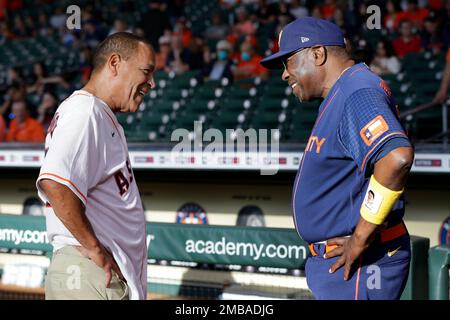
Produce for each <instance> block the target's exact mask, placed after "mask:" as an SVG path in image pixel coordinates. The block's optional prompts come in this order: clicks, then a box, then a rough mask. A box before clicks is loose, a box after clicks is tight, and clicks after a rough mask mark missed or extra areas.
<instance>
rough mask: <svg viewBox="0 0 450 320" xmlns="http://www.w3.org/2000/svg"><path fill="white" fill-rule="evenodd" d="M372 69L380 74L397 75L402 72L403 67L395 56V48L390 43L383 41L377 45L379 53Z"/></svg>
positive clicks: (371, 66)
mask: <svg viewBox="0 0 450 320" xmlns="http://www.w3.org/2000/svg"><path fill="white" fill-rule="evenodd" d="M370 69H371V70H372V71H373V72H375V73H377V74H379V75H385V74H396V73H398V72H399V71H400V69H401V65H400V61H399V60H398V58H397V57H396V56H395V55H394V48H392V45H391V43H390V41H388V40H386V39H383V40H380V41H378V43H377V51H376V54H375V57H374V59H373V60H372V63H371V64H370Z"/></svg>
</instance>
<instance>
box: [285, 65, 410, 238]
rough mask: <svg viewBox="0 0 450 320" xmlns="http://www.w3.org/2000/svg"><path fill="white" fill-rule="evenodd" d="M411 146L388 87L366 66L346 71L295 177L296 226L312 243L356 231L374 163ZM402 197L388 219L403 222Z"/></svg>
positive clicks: (319, 118)
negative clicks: (396, 150)
mask: <svg viewBox="0 0 450 320" xmlns="http://www.w3.org/2000/svg"><path fill="white" fill-rule="evenodd" d="M398 146H410V143H409V140H408V138H407V136H406V134H405V131H404V129H403V127H402V125H401V124H400V122H399V119H398V113H397V109H396V104H395V101H394V99H393V97H392V96H391V92H390V90H389V88H388V86H387V85H386V83H385V82H384V81H383V80H382V79H381V78H380V77H378V76H377V75H376V74H374V73H373V72H371V71H370V69H369V68H368V67H367V66H366V65H365V64H362V63H361V64H355V65H354V66H352V67H351V68H349V69H348V70H346V71H345V72H344V73H343V74H342V75H341V77H340V78H339V79H338V80H337V81H336V83H335V84H334V85H333V87H332V88H331V89H330V91H329V93H328V95H327V96H326V98H325V99H324V100H323V102H322V103H321V105H320V107H319V111H318V116H317V119H316V122H315V125H314V127H313V129H312V132H311V136H310V138H309V141H308V144H307V146H306V149H305V151H304V154H303V158H302V161H301V164H300V167H299V170H298V172H297V177H296V179H295V183H294V188H293V195H292V207H293V216H294V223H295V227H296V229H297V231H298V233H299V234H300V236H301V237H302V238H303V239H304V240H305V241H307V242H309V243H312V242H319V241H324V240H327V239H330V238H333V237H337V236H345V235H350V234H352V233H353V231H354V229H355V227H356V225H357V223H358V221H359V219H360V207H361V204H362V202H363V199H364V196H365V193H366V190H367V187H368V184H369V178H370V175H371V173H372V171H373V164H374V161H375V160H376V159H377V158H379V157H380V155H385V154H387V153H388V152H389V151H391V150H393V149H395V148H397V147H398ZM403 213H404V200H403V198H401V199H399V200H398V201H397V203H396V204H395V206H394V208H393V210H392V212H391V213H390V215H389V217H388V220H389V221H391V222H392V221H400V220H401V218H402V217H403Z"/></svg>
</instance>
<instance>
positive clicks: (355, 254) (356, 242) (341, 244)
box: [324, 234, 369, 280]
mask: <svg viewBox="0 0 450 320" xmlns="http://www.w3.org/2000/svg"><path fill="white" fill-rule="evenodd" d="M327 245H337V248H335V249H333V250H332V251H330V252H328V253H326V254H325V255H324V258H325V259H329V258H333V257H337V256H340V258H339V259H338V260H337V261H336V262H335V263H334V264H333V265H332V266H331V268H330V270H329V272H330V273H334V272H336V270H338V269H339V268H341V267H342V266H344V280H348V279H349V278H350V271H351V268H352V265H353V263H354V262H355V261H356V260H357V259H358V258H359V257H360V256H361V254H362V253H363V252H364V250H366V249H367V247H368V246H369V243H368V242H367V241H363V240H360V239H358V237H356V236H355V234H353V235H352V236H351V237H339V238H333V239H330V240H328V241H327Z"/></svg>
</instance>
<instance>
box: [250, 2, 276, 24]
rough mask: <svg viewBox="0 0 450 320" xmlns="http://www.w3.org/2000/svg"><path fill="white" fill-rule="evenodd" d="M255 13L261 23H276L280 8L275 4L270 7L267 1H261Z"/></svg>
mask: <svg viewBox="0 0 450 320" xmlns="http://www.w3.org/2000/svg"><path fill="white" fill-rule="evenodd" d="M255 13H256V16H257V18H258V20H259V22H260V23H262V24H269V23H274V22H275V20H276V17H277V15H278V8H277V6H276V5H275V4H273V3H272V4H270V5H269V4H268V3H267V0H259V1H258V6H257V7H256V10H255Z"/></svg>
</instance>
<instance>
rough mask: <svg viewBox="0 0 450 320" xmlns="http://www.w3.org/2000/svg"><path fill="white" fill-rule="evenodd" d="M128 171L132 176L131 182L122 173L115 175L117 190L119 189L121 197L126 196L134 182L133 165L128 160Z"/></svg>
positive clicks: (118, 172)
mask: <svg viewBox="0 0 450 320" xmlns="http://www.w3.org/2000/svg"><path fill="white" fill-rule="evenodd" d="M126 164H127V170H128V173H129V175H130V181H128V180H127V178H126V177H125V176H124V174H123V173H122V171H120V170H119V171H117V172H116V173H115V174H114V178H115V179H116V184H117V188H119V193H120V195H121V196H122V195H124V193H125V192H127V191H128V188H129V187H130V183H132V182H133V171H132V170H131V164H130V161H129V160H127V162H126Z"/></svg>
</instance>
